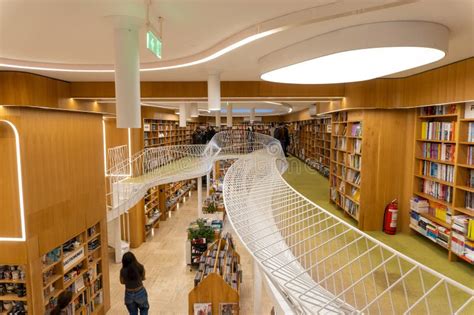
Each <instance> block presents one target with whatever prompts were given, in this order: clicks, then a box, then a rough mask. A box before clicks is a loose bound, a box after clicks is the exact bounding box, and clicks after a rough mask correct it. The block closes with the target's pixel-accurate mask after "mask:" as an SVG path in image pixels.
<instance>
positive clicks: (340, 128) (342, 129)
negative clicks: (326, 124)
mask: <svg viewBox="0 0 474 315" xmlns="http://www.w3.org/2000/svg"><path fill="white" fill-rule="evenodd" d="M346 132H347V126H346V125H342V124H336V125H335V126H334V133H333V134H334V135H336V136H345V135H346Z"/></svg>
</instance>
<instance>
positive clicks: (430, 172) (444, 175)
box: [420, 161, 474, 184]
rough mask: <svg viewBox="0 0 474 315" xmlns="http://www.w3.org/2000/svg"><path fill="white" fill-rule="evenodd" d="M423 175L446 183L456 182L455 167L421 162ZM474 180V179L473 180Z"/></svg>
mask: <svg viewBox="0 0 474 315" xmlns="http://www.w3.org/2000/svg"><path fill="white" fill-rule="evenodd" d="M420 170H421V175H423V176H429V177H433V178H437V179H439V180H443V181H445V182H450V183H452V182H454V166H453V165H446V164H442V163H436V162H431V161H420ZM473 175H474V173H473ZM473 180H474V178H473ZM473 184H474V182H473Z"/></svg>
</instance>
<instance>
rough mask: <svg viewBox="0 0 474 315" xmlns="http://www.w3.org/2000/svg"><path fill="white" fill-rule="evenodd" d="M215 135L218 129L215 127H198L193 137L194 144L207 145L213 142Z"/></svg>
mask: <svg viewBox="0 0 474 315" xmlns="http://www.w3.org/2000/svg"><path fill="white" fill-rule="evenodd" d="M215 134H216V129H214V127H210V126H208V127H207V128H206V129H202V128H200V127H197V128H196V130H194V132H193V135H192V141H193V144H206V143H208V142H209V141H211V139H212V137H214V135H215Z"/></svg>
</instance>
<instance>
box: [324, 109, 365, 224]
mask: <svg viewBox="0 0 474 315" xmlns="http://www.w3.org/2000/svg"><path fill="white" fill-rule="evenodd" d="M350 115H353V113H352V112H351V113H347V112H340V113H336V114H333V119H332V135H331V137H332V142H331V145H332V146H331V166H330V170H331V173H330V200H331V201H332V202H333V203H335V204H336V205H337V206H338V207H339V208H341V209H342V210H343V211H344V213H345V214H347V215H348V216H350V217H352V218H353V219H354V220H355V221H357V222H359V216H360V210H361V198H360V196H361V194H360V190H361V179H362V175H361V173H362V167H361V166H362V165H361V164H362V135H363V132H362V130H363V123H362V120H361V119H360V117H350Z"/></svg>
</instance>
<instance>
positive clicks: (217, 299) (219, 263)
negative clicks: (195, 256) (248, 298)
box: [188, 233, 242, 315]
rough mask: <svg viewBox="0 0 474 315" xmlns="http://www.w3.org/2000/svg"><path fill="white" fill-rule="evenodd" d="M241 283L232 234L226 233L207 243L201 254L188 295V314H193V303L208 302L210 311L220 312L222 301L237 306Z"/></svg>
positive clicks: (240, 271) (238, 262)
mask: <svg viewBox="0 0 474 315" xmlns="http://www.w3.org/2000/svg"><path fill="white" fill-rule="evenodd" d="M241 282H242V268H241V265H240V255H239V254H238V253H237V251H236V249H235V245H234V242H233V240H232V236H231V235H230V234H229V233H227V234H226V235H225V236H224V237H223V238H221V239H218V240H216V241H215V242H214V243H212V244H211V245H209V247H208V248H207V250H206V251H205V252H204V253H203V254H202V255H201V257H200V260H199V265H198V270H197V272H196V275H195V277H194V288H193V289H192V290H191V291H190V292H189V295H188V308H189V314H190V315H192V314H194V306H195V305H197V304H200V303H209V304H211V307H212V313H213V314H219V307H220V305H222V304H234V305H237V306H238V305H239V301H240V286H241ZM236 308H237V313H236V314H239V311H238V307H236Z"/></svg>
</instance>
